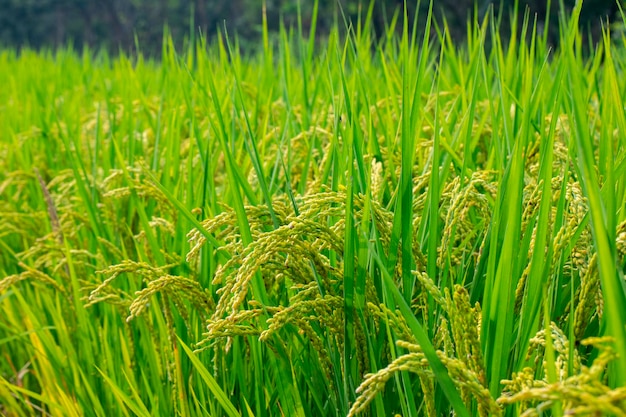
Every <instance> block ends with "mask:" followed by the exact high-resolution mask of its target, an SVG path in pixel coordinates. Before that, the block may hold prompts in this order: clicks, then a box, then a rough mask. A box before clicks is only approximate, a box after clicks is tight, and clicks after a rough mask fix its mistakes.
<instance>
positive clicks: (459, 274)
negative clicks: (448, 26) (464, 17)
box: [0, 9, 626, 417]
mask: <svg viewBox="0 0 626 417" xmlns="http://www.w3.org/2000/svg"><path fill="white" fill-rule="evenodd" d="M313 14H315V13H313ZM579 14H580V9H577V10H576V11H575V13H574V15H573V16H574V17H573V20H572V22H571V23H570V24H569V26H565V27H564V28H563V30H562V31H561V35H560V39H559V40H560V42H559V43H560V45H561V47H560V48H559V49H558V51H553V52H550V51H549V46H548V37H549V34H548V32H545V31H544V32H542V35H541V36H537V32H536V31H535V30H534V28H533V27H532V25H524V26H523V27H522V28H520V32H521V36H520V37H519V38H518V37H516V36H513V37H512V38H511V39H510V42H509V43H508V44H507V45H503V44H502V42H501V38H500V37H499V35H498V31H497V30H496V29H494V28H492V27H491V26H490V25H489V24H488V23H484V24H483V25H482V26H481V27H476V28H474V30H473V32H472V33H471V34H470V36H469V39H468V42H467V46H466V47H464V48H457V47H456V45H455V44H454V43H452V42H451V41H450V38H449V37H446V38H445V40H447V41H442V40H443V36H444V35H443V33H441V34H440V35H437V36H441V37H442V38H441V39H439V42H437V43H438V44H443V46H442V47H441V49H438V48H435V47H433V46H432V44H431V43H430V39H429V38H428V36H429V34H430V33H431V32H430V31H428V30H427V31H425V33H426V37H425V38H424V39H423V41H421V42H420V41H418V37H417V34H413V33H412V32H411V31H409V30H408V25H406V24H405V25H403V24H402V23H398V22H401V21H402V20H401V19H400V20H396V21H392V22H391V23H390V26H389V30H388V34H387V35H385V36H383V37H382V39H380V41H379V42H378V43H375V42H374V41H373V35H372V33H373V27H372V25H373V19H372V18H371V16H372V9H369V11H368V12H367V13H364V16H365V17H364V18H363V20H361V21H360V22H359V23H358V24H356V25H355V28H354V31H352V32H351V33H350V35H349V36H348V37H346V38H344V37H342V36H341V35H340V31H339V30H338V29H337V28H336V27H333V28H331V29H330V30H328V31H327V32H322V31H321V29H320V30H319V31H317V35H320V33H321V34H322V35H323V39H324V40H325V41H324V42H318V41H317V40H318V39H319V38H318V37H317V36H314V35H313V33H312V32H313V31H314V30H315V29H316V28H315V26H314V25H312V26H311V27H309V28H303V29H301V30H299V31H291V32H288V31H286V30H282V31H279V33H278V35H277V37H271V36H270V33H269V30H268V28H267V26H265V27H264V29H263V30H262V31H261V35H262V36H261V39H262V40H261V44H262V48H261V50H260V51H259V53H257V54H252V55H243V54H241V53H240V52H239V51H238V50H236V49H233V48H232V47H231V46H232V45H231V43H230V41H229V40H227V39H218V42H216V43H215V44H214V45H207V44H206V43H205V41H204V39H199V40H197V41H196V42H194V43H189V46H188V49H185V50H182V51H179V52H178V53H176V52H175V50H174V47H173V42H172V41H171V40H169V41H167V42H166V44H165V45H164V47H163V51H164V54H163V56H162V57H161V60H160V61H159V62H156V61H150V60H147V59H144V58H142V57H141V56H138V57H132V59H131V58H129V57H127V56H126V55H124V54H122V55H121V56H119V57H116V58H109V56H108V55H106V54H100V55H98V56H97V58H94V57H93V55H92V54H91V53H90V51H89V50H86V51H85V52H84V54H83V55H78V54H76V53H75V52H73V51H71V50H65V49H62V50H59V51H56V52H54V53H52V52H45V51H44V52H33V51H29V50H25V51H22V52H21V53H19V54H18V53H16V52H14V51H4V52H2V53H0V79H2V80H5V83H4V85H3V88H2V89H0V353H1V354H0V414H3V415H7V416H29V415H55V416H63V415H67V416H82V415H87V416H92V415H94V416H109V415H128V416H130V415H140V416H152V415H181V416H204V415H211V416H222V415H228V416H239V415H243V416H253V415H254V416H259V417H260V416H280V415H284V416H307V417H313V416H345V415H356V414H359V413H363V414H364V415H375V416H384V415H395V414H400V415H403V416H419V415H427V416H444V415H450V413H451V411H452V410H454V411H455V413H456V415H457V416H470V415H472V416H473V415H480V416H487V415H503V416H518V415H522V414H523V413H527V414H524V415H533V414H532V413H533V412H537V413H544V412H545V413H550V414H551V415H554V416H562V415H569V414H585V413H587V414H592V415H595V414H602V413H604V414H612V415H616V416H625V415H626V413H625V412H624V410H625V409H626V327H625V323H626V317H625V316H626V290H625V288H626V286H625V282H624V270H625V267H626V115H625V113H624V100H625V98H626V77H623V75H622V74H623V73H624V70H625V68H626V53H624V50H625V48H626V38H625V37H620V38H619V39H617V42H618V43H619V44H618V45H617V46H611V44H610V42H609V34H606V36H605V37H604V39H603V42H602V43H601V44H600V46H599V47H598V49H597V50H595V51H593V52H592V53H590V54H589V55H585V54H583V52H582V49H583V47H582V44H583V40H582V37H581V35H580V34H579V33H578V31H577V30H576V29H577V27H578V22H577V19H578V16H579ZM368 16H369V17H368ZM314 21H315V19H313V22H314ZM527 23H528V22H527ZM394 24H397V25H399V27H398V28H395V27H394V26H393V25H394ZM307 29H308V30H307ZM396 29H397V30H396ZM434 32H435V33H438V32H437V31H434ZM512 32H513V33H517V32H518V31H517V28H515V27H514V28H513V30H512ZM395 33H400V36H396V35H395ZM492 36H493V38H492V39H491V41H490V44H491V45H492V48H490V49H489V51H486V50H485V48H484V45H485V40H486V39H487V38H491V37H492Z"/></svg>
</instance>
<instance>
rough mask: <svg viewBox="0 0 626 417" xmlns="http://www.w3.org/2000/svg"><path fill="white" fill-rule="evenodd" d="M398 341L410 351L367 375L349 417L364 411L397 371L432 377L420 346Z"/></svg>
mask: <svg viewBox="0 0 626 417" xmlns="http://www.w3.org/2000/svg"><path fill="white" fill-rule="evenodd" d="M398 343H399V346H400V347H403V348H405V349H407V350H409V353H407V354H404V355H402V356H399V357H398V358H397V359H396V360H394V361H393V362H391V363H390V364H389V365H387V366H386V367H385V368H383V369H381V370H379V371H378V372H376V373H374V374H367V375H365V377H364V380H363V382H362V383H361V385H359V387H358V388H357V389H356V392H357V394H359V396H358V397H357V399H356V401H355V402H354V404H352V407H350V411H349V412H348V417H350V416H356V415H357V414H358V413H360V412H362V411H364V410H365V409H366V407H367V406H368V405H369V403H370V402H372V400H373V399H374V397H375V396H376V395H377V394H378V393H379V392H381V391H383V389H384V388H385V384H386V383H387V381H389V379H391V378H392V377H393V376H394V374H395V373H397V372H400V371H408V372H413V373H415V374H418V375H420V374H424V375H425V376H427V377H432V371H431V370H430V366H429V365H428V361H427V360H426V358H425V356H424V354H423V353H422V352H421V349H420V348H419V346H417V345H414V344H410V343H406V342H398Z"/></svg>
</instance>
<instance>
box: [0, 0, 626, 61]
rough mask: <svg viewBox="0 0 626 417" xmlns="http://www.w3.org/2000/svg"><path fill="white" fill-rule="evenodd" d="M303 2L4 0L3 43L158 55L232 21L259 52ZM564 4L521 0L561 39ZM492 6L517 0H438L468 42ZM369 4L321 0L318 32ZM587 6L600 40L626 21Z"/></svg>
mask: <svg viewBox="0 0 626 417" xmlns="http://www.w3.org/2000/svg"><path fill="white" fill-rule="evenodd" d="M561 1H562V2H563V3H564V7H565V9H568V8H571V7H573V5H574V0H561ZM618 1H621V0H618ZM299 3H300V5H298V2H297V1H296V0H265V1H263V0H106V1H102V0H0V45H1V46H3V47H11V48H18V49H19V48H21V47H25V46H27V47H30V48H35V49H39V48H42V47H46V48H48V47H58V46H61V45H67V44H73V45H74V46H75V47H76V48H78V49H80V48H82V46H83V45H88V46H90V47H92V48H96V49H98V48H105V49H107V50H109V51H111V52H116V51H118V50H124V51H132V50H133V49H134V48H135V47H136V46H137V45H139V47H140V49H141V50H142V52H143V53H145V54H147V55H158V54H159V52H160V51H161V46H162V39H163V30H164V27H165V25H167V27H168V28H169V31H170V32H171V34H172V37H173V39H174V41H175V44H176V45H177V46H181V45H182V44H183V43H184V40H185V39H186V38H188V35H189V34H190V30H191V29H192V28H194V29H195V30H196V31H197V30H201V31H202V33H203V34H204V36H206V37H207V38H208V40H209V41H211V40H212V39H213V38H214V36H215V35H216V34H217V31H218V30H223V28H224V27H226V28H227V30H228V32H229V34H230V35H232V34H235V33H236V34H237V35H238V37H239V40H240V44H241V45H242V46H243V48H244V49H247V50H253V49H254V48H255V46H256V45H260V43H261V41H260V38H261V30H262V16H263V7H265V11H266V14H267V19H268V26H269V29H270V31H277V30H278V28H279V27H280V22H281V20H282V21H283V22H284V23H285V24H286V26H287V27H290V26H291V27H294V26H295V25H296V24H297V17H298V13H299V12H300V13H301V16H302V23H303V28H304V30H305V33H306V31H307V29H308V27H309V26H310V21H311V15H312V9H313V4H314V1H313V0H301V1H300V2H299ZM559 3H560V1H559V0H553V1H552V6H551V7H548V4H549V3H547V2H545V1H528V0H520V4H519V9H520V10H522V11H523V10H524V9H525V8H526V7H528V9H529V10H530V12H531V16H534V14H535V13H536V14H537V19H538V22H540V24H541V22H543V21H545V18H546V16H548V15H549V16H550V22H551V24H550V25H549V27H548V28H547V29H548V30H549V31H550V38H552V39H556V38H557V36H556V34H557V33H558V24H556V23H557V13H558V10H559V6H558V5H559ZM403 4H404V1H403V0H376V1H375V9H374V10H375V12H374V19H373V21H374V26H375V31H376V33H377V35H380V34H382V33H384V30H385V22H388V21H390V19H391V17H392V16H393V14H394V13H395V12H397V11H398V10H401V8H402V6H403ZM492 4H493V6H494V10H495V11H496V14H497V13H500V12H503V13H502V14H503V16H504V17H505V19H503V22H504V24H503V25H502V27H503V30H504V31H505V32H506V30H507V27H508V20H509V19H508V16H509V14H510V11H511V10H512V9H513V7H514V6H515V1H514V0H502V1H493V0H435V2H434V15H435V17H436V19H437V21H438V22H441V21H442V18H443V17H444V16H445V18H446V19H447V22H448V25H449V28H450V32H451V34H452V36H453V37H454V38H455V39H456V40H459V41H460V40H462V39H463V38H464V35H465V34H466V22H467V21H468V17H469V16H471V15H473V13H474V12H476V13H478V16H479V17H482V16H484V15H485V13H487V11H488V10H489V6H490V5H492ZM368 5H369V0H362V1H359V0H319V18H318V28H319V32H318V33H320V34H323V33H325V31H326V30H327V29H328V28H329V27H330V26H332V25H333V23H335V22H339V26H340V27H345V25H344V24H343V22H344V18H343V16H346V17H347V19H349V20H352V21H355V20H356V18H357V17H358V15H359V13H365V10H366V9H367V6H368ZM428 6H429V3H428V1H421V3H419V4H418V2H417V1H407V9H408V13H409V16H411V17H412V16H413V14H414V13H415V11H416V9H417V8H418V7H419V9H420V14H419V16H420V19H419V20H418V24H419V25H423V24H424V20H425V17H426V14H427V10H428ZM583 7H584V11H583V13H582V14H581V16H582V21H581V26H583V29H585V30H586V33H587V34H591V35H592V36H593V37H595V38H596V39H598V37H599V35H600V34H601V27H602V26H601V23H600V22H601V18H604V17H609V18H610V19H611V21H621V19H620V17H619V8H618V5H617V3H616V0H585V1H584V3H583ZM299 9H300V11H299ZM521 15H523V13H522V14H521ZM418 29H419V28H418Z"/></svg>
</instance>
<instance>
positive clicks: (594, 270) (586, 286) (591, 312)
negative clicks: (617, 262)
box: [574, 253, 602, 340]
mask: <svg viewBox="0 0 626 417" xmlns="http://www.w3.org/2000/svg"><path fill="white" fill-rule="evenodd" d="M580 281H581V282H580V288H579V290H578V293H577V302H576V306H575V308H574V336H575V337H576V340H580V339H582V338H583V336H584V335H585V330H587V326H588V325H589V324H590V323H591V320H592V319H593V317H594V316H595V315H599V314H601V313H600V312H599V311H598V307H599V306H598V303H597V301H598V297H602V294H601V290H600V275H599V273H598V255H597V253H594V254H593V256H592V257H591V261H589V266H588V267H587V268H586V269H585V272H584V275H582V276H581V278H580Z"/></svg>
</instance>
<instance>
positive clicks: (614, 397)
mask: <svg viewBox="0 0 626 417" xmlns="http://www.w3.org/2000/svg"><path fill="white" fill-rule="evenodd" d="M552 332H553V333H555V328H553V329H552ZM557 333H558V332H557ZM544 336H545V335H541V334H538V335H537V337H536V341H537V342H539V343H541V342H542V339H543V337H544ZM612 343H613V340H612V339H611V338H609V337H600V338H589V339H585V340H583V341H582V342H581V344H582V345H583V346H588V345H594V346H596V347H597V348H598V349H599V350H600V353H599V355H598V356H597V357H596V358H595V359H594V361H593V363H592V364H591V366H590V367H586V366H580V367H577V368H575V370H574V373H573V374H572V375H568V374H567V373H565V374H561V378H560V379H559V380H558V381H556V383H553V384H549V383H548V382H547V377H544V378H542V379H539V380H537V379H535V378H534V375H535V374H536V373H537V371H536V369H532V368H525V369H524V371H523V372H521V373H518V374H514V375H513V378H512V380H505V381H502V383H503V385H504V387H505V388H504V390H503V393H502V395H501V396H500V398H498V403H499V404H501V405H503V406H507V405H512V404H518V405H519V406H520V411H522V412H523V413H522V415H525V416H526V415H527V416H530V415H540V413H541V411H542V410H546V409H548V408H550V407H551V406H553V405H556V403H557V402H558V403H560V405H559V407H560V408H562V410H563V413H564V414H565V415H615V416H620V417H625V416H626V411H625V410H626V387H618V388H614V389H611V388H610V387H608V386H607V385H605V381H604V377H605V374H606V370H607V367H608V365H609V363H610V362H611V361H613V360H614V359H615V358H616V353H615V351H614V350H613V347H612ZM557 346H558V343H557V344H555V347H557Z"/></svg>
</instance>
